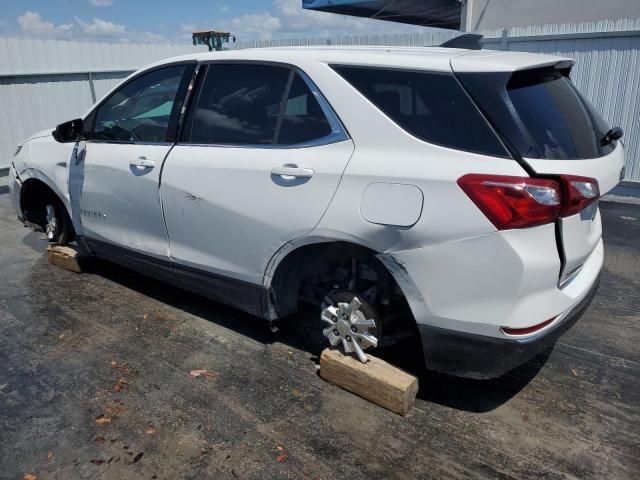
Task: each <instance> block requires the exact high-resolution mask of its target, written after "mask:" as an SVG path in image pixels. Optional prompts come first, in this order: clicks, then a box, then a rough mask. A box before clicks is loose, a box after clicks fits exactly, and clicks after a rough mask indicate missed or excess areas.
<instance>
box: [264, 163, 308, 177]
mask: <svg viewBox="0 0 640 480" xmlns="http://www.w3.org/2000/svg"><path fill="white" fill-rule="evenodd" d="M313 173H314V172H313V169H311V168H302V167H298V166H297V165H285V166H282V167H275V168H273V169H272V170H271V175H279V176H281V177H290V178H311V177H313Z"/></svg>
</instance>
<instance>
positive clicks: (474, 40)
mask: <svg viewBox="0 0 640 480" xmlns="http://www.w3.org/2000/svg"><path fill="white" fill-rule="evenodd" d="M483 38H484V36H483V35H479V34H477V33H465V34H464V35H460V36H459V37H455V38H452V39H451V40H447V41H446V42H444V43H443V44H441V45H440V46H441V47H444V48H465V49H467V50H482V43H481V42H482V39H483Z"/></svg>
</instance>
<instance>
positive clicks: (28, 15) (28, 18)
mask: <svg viewBox="0 0 640 480" xmlns="http://www.w3.org/2000/svg"><path fill="white" fill-rule="evenodd" d="M18 24H19V25H20V28H21V29H22V30H23V31H25V32H33V33H51V32H53V31H54V30H55V29H56V27H55V25H54V24H53V23H51V22H45V21H44V20H42V17H40V14H39V13H38V12H32V11H30V10H27V11H26V12H24V15H21V16H19V17H18Z"/></svg>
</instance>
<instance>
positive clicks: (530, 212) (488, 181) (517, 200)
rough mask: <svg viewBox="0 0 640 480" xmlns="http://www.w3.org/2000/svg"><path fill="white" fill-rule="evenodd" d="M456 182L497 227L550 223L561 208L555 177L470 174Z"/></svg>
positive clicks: (501, 228) (523, 226)
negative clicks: (549, 178) (550, 178)
mask: <svg viewBox="0 0 640 480" xmlns="http://www.w3.org/2000/svg"><path fill="white" fill-rule="evenodd" d="M458 185H460V188H462V190H463V191H464V192H465V193H466V194H467V195H468V196H469V198H471V200H473V202H474V203H475V204H476V205H477V206H478V208H479V209H480V210H482V213H484V214H485V215H486V217H487V218H488V219H489V220H490V221H491V223H493V224H494V225H495V227H496V228H497V229H498V230H506V229H511V228H525V227H533V226H535V225H543V224H545V223H551V222H553V221H554V220H555V219H556V218H557V217H558V215H560V212H561V210H562V200H561V192H560V185H559V183H558V182H556V181H555V180H548V179H542V178H530V177H511V176H503V175H481V174H470V175H465V176H464V177H462V178H460V179H459V180H458Z"/></svg>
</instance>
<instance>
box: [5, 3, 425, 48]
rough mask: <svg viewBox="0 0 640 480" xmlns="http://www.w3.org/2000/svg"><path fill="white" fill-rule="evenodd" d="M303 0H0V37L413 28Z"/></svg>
mask: <svg viewBox="0 0 640 480" xmlns="http://www.w3.org/2000/svg"><path fill="white" fill-rule="evenodd" d="M301 4H302V0H177V1H176V0H2V5H3V8H2V9H0V36H30V37H34V38H61V39H74V40H87V41H101V42H105V41H107V42H168V43H184V42H190V39H191V34H190V32H191V31H193V30H194V29H196V30H197V29H214V30H226V31H230V32H232V33H233V34H234V35H236V36H237V38H238V40H245V39H246V40H249V39H251V40H254V39H271V38H286V37H294V38H305V37H324V36H330V35H336V34H355V35H358V34H371V33H402V32H412V31H416V30H418V28H417V27H410V26H402V25H398V24H393V23H388V22H381V21H376V20H366V19H358V18H351V17H346V16H340V15H332V14H327V13H322V12H310V11H305V10H303V9H302V7H301Z"/></svg>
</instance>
